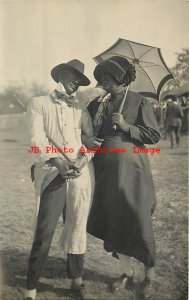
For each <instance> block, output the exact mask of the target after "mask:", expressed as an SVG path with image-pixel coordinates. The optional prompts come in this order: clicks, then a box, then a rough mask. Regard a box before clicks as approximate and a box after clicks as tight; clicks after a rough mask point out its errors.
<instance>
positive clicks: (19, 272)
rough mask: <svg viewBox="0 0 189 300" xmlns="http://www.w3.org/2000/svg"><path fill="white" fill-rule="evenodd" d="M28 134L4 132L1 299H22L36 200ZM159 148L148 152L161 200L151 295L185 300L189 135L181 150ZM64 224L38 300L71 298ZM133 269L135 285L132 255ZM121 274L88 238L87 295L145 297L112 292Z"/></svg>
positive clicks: (138, 275)
mask: <svg viewBox="0 0 189 300" xmlns="http://www.w3.org/2000/svg"><path fill="white" fill-rule="evenodd" d="M25 133H26V132H25V128H21V129H20V130H18V129H17V128H15V129H4V130H1V137H0V160H1V168H0V193H1V197H0V224H1V231H0V264H1V273H0V275H1V276H0V278H1V279H0V280H1V282H0V283H1V298H0V299H1V300H21V299H23V294H24V286H25V278H26V271H27V261H28V257H29V252H30V249H31V244H32V235H33V234H32V229H31V219H32V213H33V210H34V207H35V198H34V190H33V186H32V183H31V181H30V170H29V169H30V157H29V155H28V154H27V141H26V138H25V136H26V134H25ZM158 146H159V147H160V148H161V153H160V154H156V155H154V156H151V155H149V157H150V161H151V167H152V173H153V177H154V183H155V188H156V193H157V200H158V204H157V208H156V211H155V214H154V216H153V225H154V231H155V238H156V247H157V266H156V280H157V284H158V287H157V289H156V290H154V294H153V296H152V298H151V299H152V300H184V299H188V297H187V295H188V290H187V283H188V278H187V262H188V261H187V249H188V248H187V247H188V245H187V238H188V234H187V229H188V226H187V225H188V216H187V208H188V207H187V204H188V199H187V198H188V197H187V196H188V190H187V169H188V167H187V137H186V136H184V137H182V144H181V147H180V148H178V149H170V145H169V141H168V140H161V141H160V142H159V144H158ZM61 227H62V222H61V220H60V222H59V223H58V226H57V230H56V233H55V236H54V239H53V243H52V246H51V250H50V253H49V258H48V261H47V263H46V265H45V268H44V270H43V273H42V277H41V280H40V284H39V291H38V294H37V299H41V300H42V299H44V300H55V299H56V300H58V299H62V300H68V299H73V295H72V294H71V292H70V281H69V280H68V279H67V278H66V260H65V255H63V254H62V252H61V251H60V250H59V247H58V240H59V235H60V232H61ZM133 268H134V274H135V284H136V288H137V286H140V281H141V280H142V279H143V275H144V274H143V266H142V264H141V263H139V262H137V261H136V260H134V259H133ZM119 275H120V272H119V264H118V261H117V260H116V259H114V258H112V256H111V255H110V254H107V253H106V252H105V251H104V250H103V244H102V242H101V241H100V240H97V239H95V238H93V237H91V236H89V238H88V251H87V254H86V259H85V279H86V286H87V289H88V291H89V296H88V299H99V300H100V299H101V300H106V299H114V300H131V299H132V300H142V299H143V298H142V295H140V294H138V293H134V292H131V291H129V292H126V291H124V292H122V293H119V294H112V293H111V292H110V291H109V289H108V287H109V284H110V283H111V281H112V280H113V279H114V278H115V277H116V276H119Z"/></svg>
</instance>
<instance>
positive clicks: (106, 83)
mask: <svg viewBox="0 0 189 300" xmlns="http://www.w3.org/2000/svg"><path fill="white" fill-rule="evenodd" d="M100 81H101V85H102V87H103V89H104V90H106V91H108V92H113V91H114V90H115V89H117V87H118V86H119V83H118V82H117V81H116V80H115V79H114V77H113V76H112V75H111V74H110V73H108V71H106V70H102V71H101V73H100Z"/></svg>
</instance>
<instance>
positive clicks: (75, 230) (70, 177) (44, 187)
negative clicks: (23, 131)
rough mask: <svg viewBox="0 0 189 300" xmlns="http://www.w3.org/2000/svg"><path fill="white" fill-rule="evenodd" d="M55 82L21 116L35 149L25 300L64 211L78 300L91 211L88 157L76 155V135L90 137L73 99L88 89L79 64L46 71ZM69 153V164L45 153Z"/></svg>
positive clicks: (85, 116)
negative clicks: (33, 221) (58, 150)
mask: <svg viewBox="0 0 189 300" xmlns="http://www.w3.org/2000/svg"><path fill="white" fill-rule="evenodd" d="M51 76H52V78H53V79H54V80H55V81H56V82H57V87H56V88H55V90H54V91H53V92H52V93H50V94H48V95H45V96H42V97H36V98H34V99H33V100H32V101H31V103H30V105H29V107H28V110H27V113H26V116H27V120H28V123H29V130H30V141H31V145H33V146H37V147H38V149H39V153H37V154H36V155H35V154H34V156H35V159H34V160H35V169H34V184H35V189H36V197H37V213H36V224H35V225H36V229H35V237H34V241H33V245H32V249H31V254H30V258H29V264H28V272H27V279H26V292H25V299H27V300H34V299H35V298H36V289H37V285H38V280H39V278H40V275H41V270H42V268H43V266H44V264H45V261H46V259H47V256H48V252H49V249H50V245H51V241H52V238H53V235H54V231H55V228H56V225H57V222H58V219H59V217H60V216H61V214H62V212H63V209H64V207H65V206H66V219H65V224H64V228H63V233H62V236H61V246H62V250H63V251H64V252H66V253H67V275H68V278H70V279H71V280H72V285H71V288H72V290H73V291H74V292H76V293H77V294H79V295H80V296H81V297H83V294H84V292H85V285H84V283H83V279H82V274H83V263H84V253H85V251H86V224H87V218H88V214H89V210H90V207H91V202H92V196H93V186H94V175H93V165H92V161H91V158H92V157H93V155H92V154H85V153H81V152H80V148H81V147H82V145H83V144H82V140H81V135H82V134H84V135H85V136H88V137H92V136H93V129H92V122H91V118H90V115H89V113H88V111H87V109H81V108H80V107H79V106H78V104H77V99H76V96H75V95H74V93H75V92H76V91H77V89H78V88H79V86H87V85H89V84H90V81H89V79H88V78H87V77H86V76H85V75H84V64H83V63H82V62H81V61H79V60H77V59H73V60H71V61H69V62H68V63H62V64H60V65H57V66H55V67H54V68H53V69H52V71H51ZM49 145H50V146H55V147H56V145H59V147H61V148H62V147H67V148H72V149H73V150H74V151H72V152H71V153H70V152H68V153H67V155H68V156H69V159H68V160H67V159H65V158H64V157H63V156H62V155H61V154H60V153H55V152H49V151H46V150H45V149H46V147H48V146H49Z"/></svg>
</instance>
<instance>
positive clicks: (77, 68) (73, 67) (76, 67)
mask: <svg viewBox="0 0 189 300" xmlns="http://www.w3.org/2000/svg"><path fill="white" fill-rule="evenodd" d="M84 67H85V66H84V64H83V63H82V62H81V61H80V60H78V59H72V60H70V61H69V62H67V63H63V64H60V65H57V66H56V67H54V68H53V69H52V70H51V76H52V78H53V79H54V80H55V81H56V82H59V73H60V72H61V71H62V72H64V71H72V72H74V73H76V74H77V75H78V77H79V78H80V81H79V85H82V86H86V85H89V84H90V80H89V79H88V78H87V77H86V76H85V75H84Z"/></svg>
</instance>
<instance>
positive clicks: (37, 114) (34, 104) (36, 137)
mask: <svg viewBox="0 0 189 300" xmlns="http://www.w3.org/2000/svg"><path fill="white" fill-rule="evenodd" d="M26 118H27V123H28V127H29V128H28V129H29V140H30V145H31V146H36V147H38V148H39V153H37V155H38V161H40V162H43V163H45V162H46V161H48V160H49V159H50V158H54V157H57V156H58V155H57V154H56V153H46V146H49V144H50V143H49V140H48V138H47V136H46V133H45V129H44V114H43V108H42V103H41V101H40V100H39V98H33V99H32V101H31V102H30V104H29V106H28V109H27V112H26Z"/></svg>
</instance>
